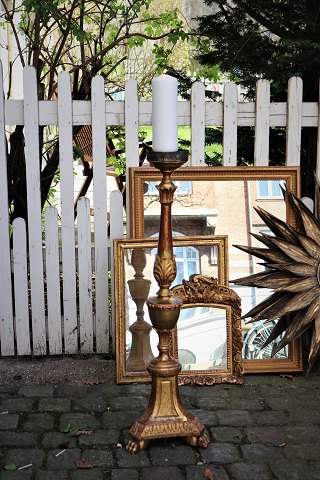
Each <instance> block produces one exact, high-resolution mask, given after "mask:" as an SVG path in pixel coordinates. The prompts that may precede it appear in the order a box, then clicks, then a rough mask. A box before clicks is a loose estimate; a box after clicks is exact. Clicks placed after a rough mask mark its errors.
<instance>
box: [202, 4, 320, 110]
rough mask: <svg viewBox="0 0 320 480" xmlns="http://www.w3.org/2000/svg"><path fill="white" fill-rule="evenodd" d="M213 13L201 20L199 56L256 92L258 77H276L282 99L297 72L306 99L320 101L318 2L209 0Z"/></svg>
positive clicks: (276, 92) (275, 86)
mask: <svg viewBox="0 0 320 480" xmlns="http://www.w3.org/2000/svg"><path fill="white" fill-rule="evenodd" d="M205 3H206V4H207V5H209V6H211V7H212V14H210V15H208V16H205V17H201V18H199V32H201V33H202V34H203V35H204V36H206V37H207V39H205V40H204V41H203V42H202V45H201V55H200V60H201V62H202V63H205V64H211V65H212V64H214V65H215V64H218V65H219V67H220V68H221V70H222V71H224V72H227V73H228V74H229V75H230V78H231V79H232V80H234V81H236V82H237V83H240V84H242V85H243V86H244V87H246V88H247V90H248V94H249V95H252V94H253V91H254V85H255V82H256V81H257V79H259V78H267V79H270V80H272V93H273V94H274V95H276V96H278V97H280V99H283V92H285V91H286V89H287V81H288V79H289V78H290V77H292V76H293V75H298V76H300V77H302V78H303V80H304V100H305V101H312V100H318V81H319V76H320V3H319V1H318V0H232V1H231V0H205Z"/></svg>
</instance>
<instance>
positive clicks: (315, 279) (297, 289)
mask: <svg viewBox="0 0 320 480" xmlns="http://www.w3.org/2000/svg"><path fill="white" fill-rule="evenodd" d="M283 195H284V198H285V200H286V201H287V202H288V203H289V205H290V206H291V208H292V211H293V214H294V217H295V219H296V224H297V226H298V229H296V228H293V227H291V226H290V225H287V224H286V223H285V222H284V221H282V220H280V219H279V218H277V217H275V216H274V215H272V214H271V213H269V212H266V211H265V210H263V209H261V208H259V207H256V208H255V210H256V212H257V213H258V215H259V216H260V217H261V218H262V220H263V221H264V222H265V224H266V225H267V226H268V227H269V229H270V230H271V232H272V233H273V234H274V236H271V235H267V234H264V233H261V234H260V235H257V234H252V235H253V237H254V238H256V239H257V240H259V241H260V242H261V243H262V244H263V245H264V248H255V247H247V246H241V245H235V246H236V247H237V248H239V249H240V250H243V251H244V252H247V253H249V254H250V255H254V256H256V257H258V258H261V259H262V260H263V261H264V263H263V265H265V267H266V270H265V271H264V272H261V273H256V274H254V275H250V276H247V277H243V278H238V279H237V280H234V283H235V284H236V285H247V286H251V287H264V288H269V289H273V291H274V293H273V294H272V295H271V296H270V297H268V298H267V299H266V300H264V301H262V302H261V303H260V304H258V305H257V306H255V307H254V308H253V309H252V310H250V311H249V312H248V313H247V314H246V315H244V317H243V318H249V319H250V320H249V322H250V323H251V322H257V321H259V320H265V322H268V321H271V320H275V319H277V318H279V320H278V322H277V324H276V326H275V327H274V329H273V330H272V332H271V333H270V335H269V337H268V339H267V340H266V342H265V343H264V345H263V346H262V348H264V347H266V346H267V345H268V344H269V343H271V342H272V341H273V340H275V339H276V338H277V337H279V335H281V334H284V335H283V337H282V338H281V340H280V341H279V343H278V345H277V348H276V349H275V350H274V352H273V354H276V353H277V352H279V351H280V350H281V349H282V348H283V347H285V346H286V345H287V344H288V343H290V342H292V341H293V340H295V339H296V338H298V337H299V336H301V335H302V334H303V333H304V332H305V331H306V330H308V329H310V330H311V331H312V336H311V338H312V339H311V345H310V352H309V359H308V364H309V365H308V366H309V371H310V369H311V368H312V366H313V364H314V362H315V360H316V359H317V358H318V356H319V353H320V222H319V220H318V219H317V218H316V217H315V216H314V215H313V214H312V213H311V212H310V211H309V210H308V208H307V207H306V206H305V205H304V203H303V202H302V201H301V200H300V199H299V198H298V197H296V196H295V195H294V194H293V193H292V192H291V191H290V190H289V189H288V188H287V189H283Z"/></svg>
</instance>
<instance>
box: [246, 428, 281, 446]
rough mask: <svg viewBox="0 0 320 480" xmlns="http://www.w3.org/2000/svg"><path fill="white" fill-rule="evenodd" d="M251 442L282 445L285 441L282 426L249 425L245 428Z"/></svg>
mask: <svg viewBox="0 0 320 480" xmlns="http://www.w3.org/2000/svg"><path fill="white" fill-rule="evenodd" d="M245 433H246V436H247V440H248V442H249V443H264V444H265V445H280V444H281V443H284V442H285V435H284V433H283V430H282V427H281V426H280V427H279V428H278V427H248V428H246V429H245Z"/></svg>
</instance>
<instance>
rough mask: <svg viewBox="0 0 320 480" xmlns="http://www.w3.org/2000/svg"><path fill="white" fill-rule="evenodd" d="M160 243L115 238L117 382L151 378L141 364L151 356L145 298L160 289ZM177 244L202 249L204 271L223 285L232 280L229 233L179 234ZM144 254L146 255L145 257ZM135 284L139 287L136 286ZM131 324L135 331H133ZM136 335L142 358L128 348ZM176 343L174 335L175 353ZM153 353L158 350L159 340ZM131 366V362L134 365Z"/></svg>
mask: <svg viewBox="0 0 320 480" xmlns="http://www.w3.org/2000/svg"><path fill="white" fill-rule="evenodd" d="M157 243H158V241H157V239H156V238H144V239H127V240H125V239H122V240H114V264H115V276H114V287H115V288H114V291H115V321H116V324H115V333H116V380H117V383H133V382H148V381H150V375H149V373H148V372H147V371H146V370H145V368H141V366H142V365H143V366H144V363H143V362H141V357H142V356H143V358H144V361H145V362H146V361H148V360H149V359H150V347H149V346H148V345H142V346H141V335H145V336H146V337H149V333H150V331H151V329H150V328H149V327H151V325H149V324H150V321H149V315H148V310H147V308H146V305H145V300H146V298H147V297H148V295H149V294H151V293H152V289H154V290H158V288H157V285H156V281H155V279H154V278H153V264H154V260H153V257H152V254H153V253H152V252H153V251H155V250H156V247H157ZM173 248H174V252H175V249H177V250H178V249H179V251H181V250H184V251H187V252H189V250H190V251H193V252H198V255H199V265H200V270H201V272H205V273H208V274H209V275H210V276H214V277H216V278H217V279H218V281H219V283H220V284H222V285H227V284H228V268H227V265H228V262H227V261H226V252H227V237H226V236H204V237H197V238H195V237H175V238H173ZM212 249H214V251H215V255H216V258H215V261H214V263H212V262H211V261H210V253H211V251H212ZM141 252H142V255H141ZM143 256H145V257H146V258H145V259H143V258H142V257H143ZM141 258H142V259H141ZM180 260H183V259H180ZM177 263H179V261H178V262H177ZM180 263H184V262H180ZM178 269H179V267H178ZM150 281H151V285H150V288H149V286H148V282H149V283H150ZM180 281H181V280H180ZM152 283H153V284H152ZM135 284H136V286H137V288H135ZM134 302H135V304H134ZM133 325H134V326H133ZM129 327H130V328H131V329H130V332H131V333H129ZM132 329H133V330H134V332H133V331H132ZM141 330H143V331H141ZM146 332H147V333H146ZM152 333H154V339H153V340H157V338H156V337H157V336H156V334H155V332H151V334H152ZM128 336H130V340H127V338H128ZM134 339H135V340H137V344H138V351H139V355H138V357H140V358H137V356H136V355H131V353H132V352H131V350H130V351H129V349H128V348H127V345H128V343H129V342H130V341H131V346H132V350H133V340H134ZM175 345H177V340H176V339H175V338H173V339H172V354H173V353H174V348H175V347H174V346H175ZM153 354H156V343H155V345H154V348H153ZM151 355H152V353H151ZM128 366H131V367H130V369H129V368H128Z"/></svg>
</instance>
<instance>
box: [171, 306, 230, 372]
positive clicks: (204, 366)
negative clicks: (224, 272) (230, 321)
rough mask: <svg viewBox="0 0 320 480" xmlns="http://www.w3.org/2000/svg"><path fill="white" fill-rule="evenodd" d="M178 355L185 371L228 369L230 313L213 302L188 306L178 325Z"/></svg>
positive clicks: (181, 314)
mask: <svg viewBox="0 0 320 480" xmlns="http://www.w3.org/2000/svg"><path fill="white" fill-rule="evenodd" d="M177 331H178V358H179V361H180V363H181V365H182V370H186V371H188V370H226V369H227V368H228V344H227V314H226V310H225V309H223V308H214V307H212V306H210V305H204V306H197V307H188V306H184V307H183V308H182V310H181V312H180V317H179V321H178V324H177Z"/></svg>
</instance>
